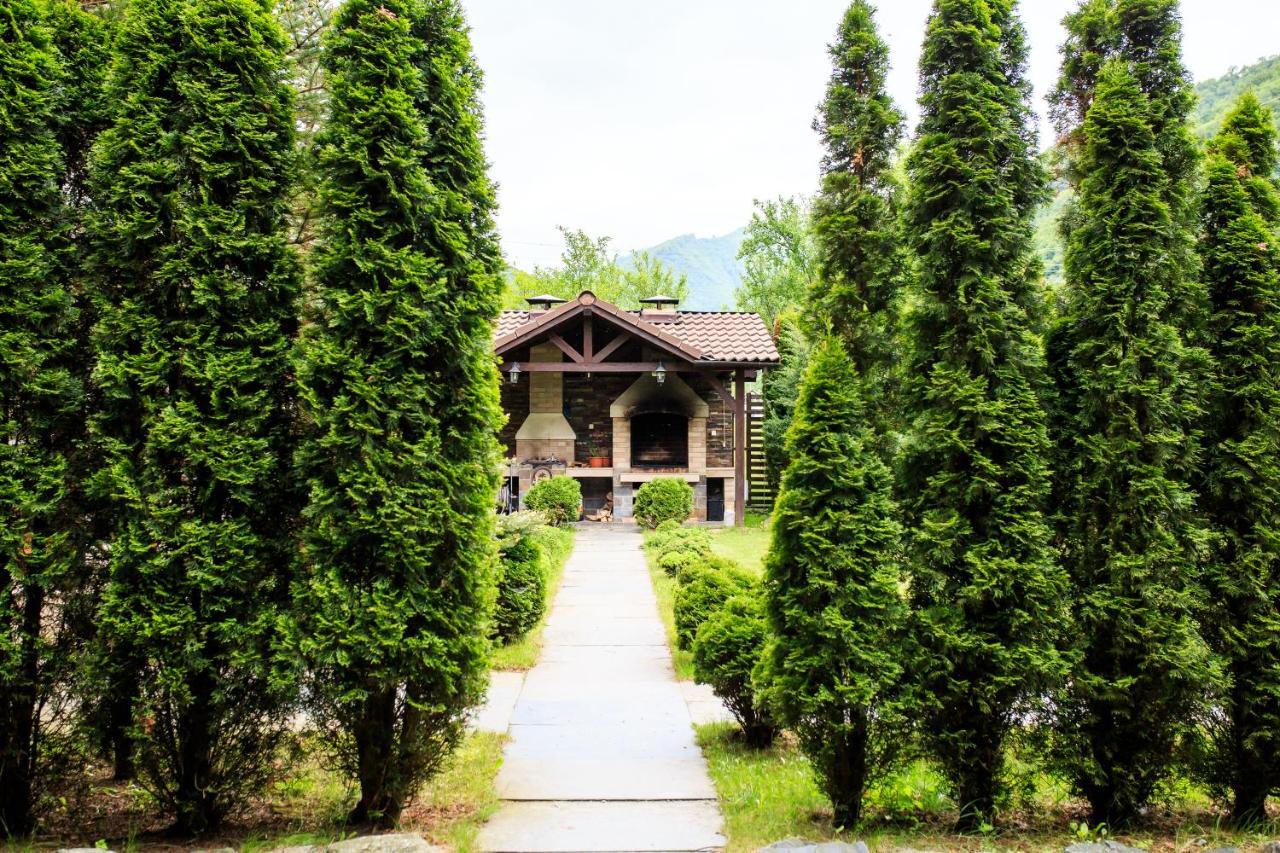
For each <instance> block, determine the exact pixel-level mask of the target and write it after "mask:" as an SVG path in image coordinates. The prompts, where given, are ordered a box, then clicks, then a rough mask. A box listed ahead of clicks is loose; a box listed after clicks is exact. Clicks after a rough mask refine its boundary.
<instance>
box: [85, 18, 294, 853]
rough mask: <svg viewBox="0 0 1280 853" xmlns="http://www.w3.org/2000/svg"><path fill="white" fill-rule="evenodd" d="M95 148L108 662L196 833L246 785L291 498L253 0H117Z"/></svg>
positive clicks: (282, 126)
mask: <svg viewBox="0 0 1280 853" xmlns="http://www.w3.org/2000/svg"><path fill="white" fill-rule="evenodd" d="M127 15H128V16H127V19H126V22H125V24H124V31H123V32H122V34H121V36H120V40H119V43H118V45H117V60H116V64H115V67H114V71H113V74H112V80H111V83H110V97H111V98H112V100H114V101H115V102H116V103H118V104H119V109H118V114H117V116H116V119H115V121H114V123H113V125H112V126H111V127H110V128H109V129H108V130H107V131H105V132H104V133H103V135H102V136H101V137H100V139H99V143H98V146H97V148H96V149H95V160H94V164H93V173H94V175H95V178H94V183H93V191H94V196H95V198H94V203H95V215H94V217H93V222H92V225H93V230H94V240H95V244H96V247H95V260H94V267H95V269H94V273H95V287H96V289H97V292H98V293H97V295H98V296H99V297H100V298H99V299H98V304H97V310H98V312H99V318H98V321H97V324H96V327H95V330H94V339H95V343H96V345H97V349H98V361H97V367H96V370H95V373H94V379H95V381H96V383H97V385H98V390H99V393H100V395H101V404H100V405H101V411H100V413H99V414H98V415H97V417H96V419H95V424H94V427H95V430H96V434H97V437H98V439H99V440H100V441H101V443H102V446H103V449H104V452H105V454H106V458H107V467H106V469H105V471H104V472H103V478H104V480H105V484H104V485H105V487H106V488H108V489H109V491H110V494H111V495H112V496H113V497H114V505H113V506H112V508H111V511H112V514H113V521H114V528H115V529H114V531H113V533H114V535H113V539H112V543H111V549H110V558H111V575H110V582H109V584H108V587H107V589H106V591H105V593H104V600H103V604H102V616H101V621H102V632H103V643H104V647H105V648H106V649H107V650H108V652H109V659H108V662H107V663H108V666H109V667H110V666H116V665H118V666H119V667H120V668H121V669H124V670H126V671H132V672H134V673H135V675H136V676H137V678H136V687H137V695H136V701H135V702H134V705H133V708H132V720H133V722H134V725H133V728H132V734H133V737H134V738H135V739H136V740H137V743H138V749H139V753H138V755H139V762H140V768H141V770H142V771H143V774H144V781H145V783H146V784H147V785H148V786H149V787H150V788H151V790H152V791H153V792H154V793H155V794H156V796H157V797H158V798H159V800H160V801H161V803H163V804H164V805H165V806H166V807H167V808H168V809H169V810H170V811H171V812H172V813H173V814H174V815H175V816H176V829H177V830H178V831H181V832H201V831H205V830H208V829H210V828H212V827H215V826H217V825H218V823H219V822H220V821H221V820H222V818H223V817H224V816H225V815H226V814H227V812H228V810H229V809H231V808H233V807H234V806H235V805H236V804H237V803H238V802H240V800H241V799H242V798H243V797H244V796H245V795H246V794H248V793H251V792H253V791H255V790H256V789H257V788H258V787H259V786H260V785H261V784H263V783H264V781H265V778H266V775H267V773H268V771H269V769H270V767H271V766H272V763H273V761H274V758H275V750H276V748H277V746H278V745H279V744H280V742H281V738H282V737H283V736H284V734H285V733H286V730H287V722H288V714H287V713H286V710H287V707H288V705H289V704H290V703H291V702H292V701H293V698H294V696H295V695H296V686H295V685H294V683H293V682H292V680H291V679H290V678H289V677H288V668H287V667H286V668H284V671H283V674H282V672H281V671H280V668H279V667H278V666H277V664H278V661H277V659H276V653H275V651H274V649H275V647H276V645H277V642H278V639H279V637H278V626H279V625H280V623H281V621H282V618H283V616H284V615H285V613H286V607H287V604H288V591H289V588H288V580H289V574H288V569H289V566H290V565H291V563H292V560H293V553H294V548H293V546H292V533H293V525H292V523H291V521H290V519H291V517H292V516H293V515H294V513H295V506H294V504H295V498H294V494H293V490H292V489H291V488H290V480H291V478H290V476H289V468H290V462H291V456H292V453H291V422H292V414H291V413H292V410H293V405H294V404H293V400H294V394H293V389H292V383H291V381H290V377H289V372H288V371H289V356H290V352H291V347H292V337H293V335H294V331H295V327H296V320H295V314H294V307H295V306H294V303H295V301H296V299H297V297H298V295H299V290H300V287H299V284H300V276H299V272H300V270H299V265H298V263H297V260H296V258H295V257H294V255H293V253H292V252H291V250H290V249H289V247H288V245H287V242H286V238H285V227H284V224H285V218H286V213H287V208H286V199H287V194H288V176H289V174H290V171H291V161H292V155H293V111H292V97H291V94H290V92H289V91H288V89H287V88H286V87H285V86H284V85H283V84H282V82H281V80H282V68H283V64H284V40H283V36H282V34H281V32H280V30H279V27H278V26H277V24H276V23H275V21H274V20H273V18H272V16H271V12H270V8H269V7H268V6H267V5H266V4H264V3H263V2H261V0H135V2H134V3H132V4H131V5H130V7H129V10H128V13H127Z"/></svg>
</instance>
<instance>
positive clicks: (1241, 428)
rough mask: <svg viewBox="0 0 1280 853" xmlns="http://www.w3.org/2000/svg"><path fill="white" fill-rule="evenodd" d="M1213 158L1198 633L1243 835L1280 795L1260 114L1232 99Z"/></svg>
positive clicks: (1222, 760)
mask: <svg viewBox="0 0 1280 853" xmlns="http://www.w3.org/2000/svg"><path fill="white" fill-rule="evenodd" d="M1213 149H1214V153H1213V154H1211V155H1210V157H1209V159H1208V162H1207V164H1206V178H1207V181H1206V187H1205V190H1204V195H1203V197H1202V201H1201V208H1202V213H1201V232H1200V233H1201V239H1200V256H1201V258H1202V260H1203V266H1204V277H1205V281H1206V282H1208V284H1209V293H1210V298H1211V300H1212V314H1211V317H1210V322H1209V335H1208V344H1209V347H1210V354H1211V356H1212V358H1213V363H1214V366H1215V369H1214V372H1213V376H1212V381H1211V383H1210V386H1209V395H1208V400H1207V406H1206V414H1207V417H1206V419H1205V436H1204V441H1203V444H1204V448H1205V453H1206V459H1205V465H1204V477H1205V482H1204V484H1203V485H1202V486H1201V488H1200V494H1201V506H1202V508H1203V509H1204V512H1205V515H1206V517H1207V519H1208V521H1209V523H1210V524H1211V525H1213V528H1214V533H1215V534H1216V535H1215V537H1214V540H1213V544H1214V547H1213V551H1212V557H1211V559H1210V560H1209V563H1208V567H1207V571H1206V572H1205V583H1206V586H1207V587H1208V593H1209V595H1208V601H1209V608H1208V618H1207V619H1205V620H1204V623H1205V627H1206V639H1208V641H1209V643H1210V645H1211V646H1212V648H1213V649H1214V651H1215V652H1217V653H1218V655H1219V656H1220V658H1221V659H1222V662H1223V664H1224V667H1225V669H1226V671H1227V674H1228V675H1229V677H1230V678H1229V681H1228V682H1227V687H1226V689H1225V690H1224V691H1223V692H1222V693H1223V695H1222V697H1221V700H1220V701H1221V702H1222V710H1223V713H1222V714H1221V716H1215V718H1214V724H1213V726H1212V727H1211V734H1212V735H1213V738H1212V740H1213V744H1212V745H1213V747H1214V748H1213V753H1212V756H1211V760H1210V762H1209V765H1208V768H1207V769H1208V774H1207V775H1208V777H1209V779H1210V781H1211V782H1213V783H1215V784H1216V785H1217V786H1218V787H1219V789H1220V790H1230V791H1231V792H1232V795H1233V805H1232V817H1233V818H1234V819H1235V820H1237V821H1238V822H1241V823H1252V822H1256V821H1259V820H1265V819H1266V801H1267V797H1268V795H1269V794H1271V793H1272V792H1275V791H1277V790H1280V645H1278V644H1277V640H1276V638H1277V631H1278V630H1280V376H1278V375H1277V370H1280V247H1278V246H1277V237H1278V236H1280V235H1278V234H1277V233H1276V231H1275V230H1274V228H1271V227H1268V221H1267V219H1266V218H1264V211H1265V212H1267V213H1270V214H1271V215H1272V221H1273V222H1274V221H1275V213H1276V211H1277V207H1278V206H1277V205H1276V203H1275V201H1276V199H1277V198H1280V193H1277V191H1276V184H1275V179H1274V178H1273V177H1272V175H1273V173H1274V171H1275V162H1276V153H1277V152H1276V129H1275V124H1274V121H1273V120H1272V117H1271V114H1270V111H1269V110H1265V109H1263V108H1261V106H1260V105H1259V103H1258V101H1257V99H1256V98H1255V97H1254V96H1253V95H1245V96H1243V97H1242V98H1241V99H1240V102H1239V103H1238V104H1237V106H1236V108H1235V109H1233V110H1232V112H1231V114H1230V116H1229V117H1228V119H1227V121H1226V123H1225V124H1224V126H1223V130H1222V133H1221V134H1219V136H1218V137H1217V138H1216V139H1215V140H1214V143H1213ZM1251 190H1252V191H1251Z"/></svg>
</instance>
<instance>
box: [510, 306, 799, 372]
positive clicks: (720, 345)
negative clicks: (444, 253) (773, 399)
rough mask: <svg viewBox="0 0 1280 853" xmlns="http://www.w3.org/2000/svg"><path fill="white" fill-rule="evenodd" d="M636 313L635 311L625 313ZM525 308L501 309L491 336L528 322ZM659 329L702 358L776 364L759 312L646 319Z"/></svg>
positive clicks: (691, 313) (696, 313)
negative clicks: (518, 309) (690, 348)
mask: <svg viewBox="0 0 1280 853" xmlns="http://www.w3.org/2000/svg"><path fill="white" fill-rule="evenodd" d="M627 313H629V314H632V315H634V316H637V317H638V316H639V312H637V311H629V312H627ZM529 319H530V312H528V311H503V312H502V314H501V316H500V317H499V318H498V324H497V327H496V328H495V329H494V335H493V337H494V339H495V340H497V339H499V338H504V337H506V336H508V335H511V334H514V333H515V332H517V331H519V330H520V327H521V326H523V325H524V324H525V323H527V322H529ZM646 319H647V320H649V322H651V323H652V324H653V325H655V326H657V327H658V328H659V329H661V330H662V331H664V332H666V333H667V334H669V335H671V336H672V337H674V338H676V339H677V340H679V341H681V342H682V343H685V344H688V345H690V346H693V347H696V348H697V349H699V350H701V351H702V359H703V360H704V361H729V362H744V363H759V364H776V363H777V362H778V360H779V359H778V350H777V348H776V347H775V346H774V344H773V336H772V335H770V334H769V329H768V328H767V327H766V326H765V324H764V321H763V320H761V319H760V316H759V315H758V314H749V313H745V312H738V311H679V312H676V314H675V316H674V317H672V318H671V319H656V318H654V319H650V318H646Z"/></svg>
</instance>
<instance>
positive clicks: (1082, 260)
mask: <svg viewBox="0 0 1280 853" xmlns="http://www.w3.org/2000/svg"><path fill="white" fill-rule="evenodd" d="M1147 104H1148V101H1147V99H1146V97H1145V96H1144V95H1143V94H1142V91H1141V89H1140V88H1139V86H1138V83H1137V81H1136V80H1135V78H1134V77H1133V75H1132V74H1131V73H1130V71H1129V68H1128V65H1127V63H1124V62H1120V61H1113V62H1111V63H1109V64H1108V65H1107V66H1106V67H1105V68H1104V69H1103V71H1102V72H1101V73H1100V75H1099V79H1098V88H1097V93H1096V96H1095V97H1094V99H1093V102H1092V106H1091V107H1090V109H1089V115H1088V119H1087V120H1086V122H1085V140H1086V144H1085V149H1084V154H1083V160H1082V170H1083V175H1084V178H1083V181H1082V182H1081V187H1080V199H1079V204H1080V210H1079V214H1080V218H1079V221H1078V223H1077V225H1076V227H1075V229H1074V230H1073V231H1072V234H1071V242H1070V245H1069V248H1068V252H1067V258H1066V269H1067V287H1068V293H1067V297H1066V303H1067V304H1066V318H1065V321H1064V322H1065V323H1066V324H1067V325H1068V326H1069V328H1070V332H1069V334H1068V335H1067V336H1066V340H1069V341H1070V342H1071V343H1072V346H1071V347H1070V349H1068V350H1067V351H1066V353H1065V355H1064V356H1063V360H1062V363H1061V365H1060V370H1059V372H1058V375H1057V380H1058V381H1059V383H1061V384H1062V385H1063V386H1064V388H1063V391H1064V393H1069V394H1070V396H1071V399H1072V400H1073V405H1072V407H1071V409H1070V410H1069V411H1068V412H1065V413H1064V415H1063V416H1062V418H1061V419H1060V421H1059V422H1058V425H1059V427H1060V430H1059V432H1058V433H1057V434H1056V436H1055V439H1056V441H1057V442H1058V444H1059V445H1060V447H1059V453H1058V455H1059V458H1060V459H1062V460H1063V463H1062V464H1063V470H1062V471H1061V472H1059V476H1060V477H1061V479H1062V481H1063V483H1064V484H1065V487H1064V488H1063V492H1062V493H1063V495H1064V501H1065V503H1064V506H1063V507H1062V508H1061V513H1062V524H1061V541H1062V543H1063V544H1062V548H1063V560H1064V563H1065V564H1066V566H1067V567H1068V569H1069V571H1070V573H1071V575H1072V578H1073V580H1074V582H1075V585H1076V589H1077V592H1076V596H1075V601H1074V603H1073V609H1074V612H1075V620H1076V625H1077V628H1076V633H1077V637H1078V642H1079V644H1080V649H1079V652H1080V659H1079V661H1078V665H1077V666H1076V667H1075V670H1074V671H1073V673H1072V676H1071V689H1070V692H1069V694H1068V695H1067V696H1066V697H1064V699H1063V701H1062V702H1061V703H1060V707H1059V710H1060V712H1061V714H1062V718H1061V724H1062V735H1063V739H1062V743H1061V746H1062V759H1063V762H1064V764H1065V766H1066V769H1067V771H1068V772H1069V774H1070V776H1071V778H1072V779H1073V780H1074V782H1075V785H1076V787H1077V788H1078V789H1079V791H1080V792H1081V793H1082V794H1083V795H1084V796H1085V797H1087V798H1088V800H1089V803H1090V805H1091V807H1092V809H1093V817H1094V819H1095V820H1098V821H1104V822H1106V823H1107V824H1108V825H1111V826H1120V825H1123V824H1125V823H1126V822H1128V821H1130V820H1132V819H1133V818H1135V817H1136V816H1137V815H1138V813H1139V810H1140V809H1141V808H1142V807H1143V806H1144V805H1145V804H1146V803H1147V802H1148V801H1149V800H1150V798H1151V796H1152V794H1153V793H1154V791H1155V789H1156V786H1157V784H1158V783H1159V782H1160V781H1161V780H1162V779H1164V778H1165V777H1166V776H1167V775H1168V773H1169V770H1170V766H1171V763H1172V752H1173V750H1174V747H1175V746H1176V745H1177V744H1178V742H1179V739H1180V738H1181V737H1182V736H1183V735H1184V734H1186V733H1188V732H1189V731H1190V730H1191V727H1192V725H1193V722H1194V719H1195V716H1196V712H1197V710H1198V705H1197V700H1198V697H1199V696H1200V695H1201V694H1202V693H1203V692H1204V691H1205V689H1206V687H1207V685H1209V684H1211V683H1212V679H1213V677H1214V673H1213V670H1212V669H1211V667H1210V661H1209V658H1208V655H1207V652H1206V649H1205V647H1204V644H1203V642H1202V641H1201V639H1200V636H1199V634H1198V632H1197V627H1196V623H1195V620H1194V618H1193V613H1194V609H1195V604H1196V599H1195V586H1194V579H1195V576H1196V549H1197V547H1198V544H1199V542H1200V535H1199V531H1198V529H1197V527H1196V524H1195V522H1194V519H1193V517H1192V503H1193V499H1192V495H1191V493H1190V491H1189V490H1188V487H1187V477H1188V472H1189V471H1190V468H1191V465H1192V463H1193V461H1194V456H1195V442H1194V441H1193V437H1192V435H1191V432H1190V429H1191V425H1192V424H1193V422H1194V419H1195V417H1196V416H1197V411H1196V407H1195V406H1194V404H1193V402H1192V400H1193V395H1192V393H1191V392H1190V391H1189V389H1188V388H1187V387H1186V386H1187V385H1188V384H1190V383H1191V382H1192V381H1193V378H1192V376H1191V374H1190V372H1189V371H1187V370H1186V369H1185V365H1186V363H1187V361H1188V359H1189V357H1190V356H1189V350H1190V347H1189V346H1188V345H1187V344H1186V342H1185V340H1184V338H1183V335H1182V331H1181V330H1180V329H1179V327H1178V325H1177V323H1176V322H1175V320H1174V319H1173V318H1174V317H1175V316H1176V311H1175V306H1176V298H1177V294H1178V292H1179V290H1180V289H1181V286H1182V281H1181V277H1182V276H1183V274H1184V273H1183V269H1182V266H1181V261H1180V259H1179V257H1178V253H1177V252H1176V251H1175V250H1174V249H1173V248H1171V247H1173V246H1174V245H1175V244H1177V243H1178V242H1179V241H1180V240H1181V239H1182V238H1181V236H1180V233H1179V232H1180V230H1181V227H1180V225H1179V224H1178V223H1177V222H1176V221H1175V219H1174V216H1173V214H1172V212H1171V210H1170V206H1169V204H1167V203H1166V201H1165V193H1166V190H1167V188H1168V184H1169V181H1170V177H1169V175H1168V174H1167V173H1166V172H1165V170H1164V168H1163V166H1162V161H1161V157H1160V152H1159V149H1158V148H1157V147H1156V139H1155V136H1154V134H1153V133H1152V131H1151V127H1150V124H1149V122H1148V120H1147V115H1148V106H1147Z"/></svg>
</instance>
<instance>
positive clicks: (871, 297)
mask: <svg viewBox="0 0 1280 853" xmlns="http://www.w3.org/2000/svg"><path fill="white" fill-rule="evenodd" d="M830 54H831V60H832V64H833V68H832V72H831V80H830V82H829V83H828V84H827V97H826V100H825V101H824V102H823V104H822V107H821V112H820V114H819V116H818V119H817V121H816V122H815V124H814V127H815V129H816V130H817V131H818V133H819V134H820V135H821V136H822V141H823V144H824V145H825V146H826V155H825V156H824V157H823V161H822V188H821V190H820V191H819V193H818V197H817V199H816V201H815V202H814V207H813V222H814V230H815V232H816V236H817V242H818V251H819V257H820V263H821V274H820V276H819V278H818V280H817V282H816V283H815V285H814V287H813V292H812V293H811V298H812V303H813V306H814V308H815V311H816V313H817V314H818V315H819V325H820V326H821V327H825V328H827V329H830V330H832V331H834V332H835V333H836V334H837V335H839V336H840V338H841V339H842V340H843V341H844V342H845V346H846V347H847V348H848V351H849V355H850V357H851V358H852V359H853V362H854V364H855V365H856V366H857V369H858V371H859V372H860V375H861V376H862V381H863V382H864V383H866V382H868V381H870V380H871V379H876V380H882V379H883V377H882V373H883V372H884V369H885V367H886V365H887V364H888V363H890V362H891V361H892V346H893V328H892V319H893V310H894V309H895V307H896V302H897V300H896V296H897V290H898V288H897V285H898V277H899V276H900V274H901V267H902V258H901V256H900V254H899V253H900V250H901V249H900V234H899V229H898V210H897V201H898V195H899V193H898V189H899V188H898V184H897V181H896V180H895V179H894V174H893V158H894V155H895V153H896V150H897V147H898V144H899V143H900V142H901V141H902V133H903V125H904V118H903V115H902V112H901V111H900V110H899V109H898V108H897V107H895V106H894V104H893V100H892V99H891V98H890V97H889V95H888V93H887V92H886V91H885V79H886V77H887V75H888V73H889V46H888V45H887V44H886V43H885V42H884V40H883V39H881V38H880V36H879V34H878V33H877V32H876V24H875V12H874V9H873V7H872V6H871V4H870V3H868V2H866V0H854V2H853V3H852V4H851V5H850V6H849V8H848V10H847V11H846V12H845V16H844V20H843V21H842V22H841V24H840V32H839V33H838V35H837V36H836V41H835V43H834V44H832V45H831V48H830ZM876 384H877V386H880V387H883V385H884V383H883V381H877V382H876ZM868 399H869V400H873V401H877V405H878V404H879V401H881V400H882V399H883V397H882V394H881V393H879V392H877V393H876V394H875V395H874V396H869V397H868Z"/></svg>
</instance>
